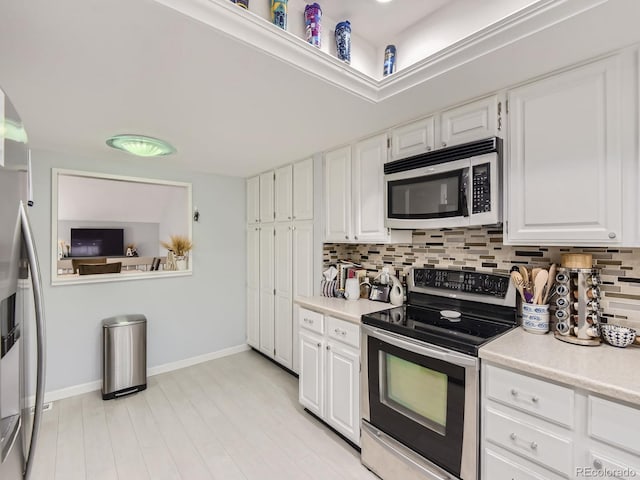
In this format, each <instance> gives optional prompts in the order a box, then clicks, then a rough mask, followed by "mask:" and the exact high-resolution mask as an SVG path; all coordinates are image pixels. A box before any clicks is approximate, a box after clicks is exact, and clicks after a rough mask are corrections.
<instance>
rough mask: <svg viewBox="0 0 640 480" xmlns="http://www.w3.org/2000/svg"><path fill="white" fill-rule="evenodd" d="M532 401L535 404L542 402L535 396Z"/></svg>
mask: <svg viewBox="0 0 640 480" xmlns="http://www.w3.org/2000/svg"><path fill="white" fill-rule="evenodd" d="M531 401H532V402H533V403H538V402H539V401H540V398H538V397H536V396H535V395H534V396H533V397H531Z"/></svg>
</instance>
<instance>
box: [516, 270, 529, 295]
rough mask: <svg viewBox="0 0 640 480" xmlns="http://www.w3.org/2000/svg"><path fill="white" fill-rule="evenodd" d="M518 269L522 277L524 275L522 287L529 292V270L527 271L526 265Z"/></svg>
mask: <svg viewBox="0 0 640 480" xmlns="http://www.w3.org/2000/svg"><path fill="white" fill-rule="evenodd" d="M518 269H519V271H520V275H522V287H523V288H524V289H525V290H529V270H527V267H525V266H524V265H520V267H518Z"/></svg>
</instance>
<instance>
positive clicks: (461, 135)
mask: <svg viewBox="0 0 640 480" xmlns="http://www.w3.org/2000/svg"><path fill="white" fill-rule="evenodd" d="M499 104H500V108H498V105H499ZM499 110H500V111H499ZM501 110H502V104H501V103H499V102H498V97H497V96H496V95H493V96H491V97H487V98H482V99H480V100H477V101H475V102H471V103H467V104H465V105H460V106H459V107H455V108H451V109H449V110H445V111H444V112H442V113H441V114H440V143H439V144H438V147H439V148H444V147H450V146H452V145H458V144H461V143H467V142H472V141H474V140H482V139H483V138H487V137H495V136H496V135H498V134H499V133H500V132H499V130H502V120H501V118H500V115H501V114H502V111H501Z"/></svg>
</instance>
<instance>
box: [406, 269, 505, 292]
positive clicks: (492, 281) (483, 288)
mask: <svg viewBox="0 0 640 480" xmlns="http://www.w3.org/2000/svg"><path fill="white" fill-rule="evenodd" d="M413 283H414V285H415V286H416V287H422V288H425V287H426V288H437V289H439V290H451V291H458V292H466V293H476V294H481V295H488V296H492V297H500V298H504V297H505V296H506V294H507V289H508V288H509V277H508V276H505V275H494V274H491V273H481V272H471V271H460V270H444V269H437V268H415V269H414V270H413Z"/></svg>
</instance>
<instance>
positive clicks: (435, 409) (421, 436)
mask: <svg viewBox="0 0 640 480" xmlns="http://www.w3.org/2000/svg"><path fill="white" fill-rule="evenodd" d="M367 348H368V352H367V355H368V369H369V370H368V377H369V412H370V420H371V423H372V424H373V425H374V426H375V427H377V428H379V429H380V430H382V431H384V432H385V433H387V434H388V435H390V436H392V437H394V438H395V439H396V440H398V441H399V442H401V443H403V444H404V445H406V446H407V447H409V448H411V449H413V450H414V451H416V452H417V453H419V454H420V455H422V456H423V457H425V458H427V459H428V460H430V461H431V462H433V463H435V464H436V465H439V466H440V467H441V468H444V469H445V470H447V471H449V472H451V473H453V474H454V475H456V476H459V475H460V465H461V461H462V440H463V432H464V401H465V391H464V385H465V369H464V367H460V366H457V365H453V364H451V363H448V362H445V361H442V360H439V359H434V358H430V357H426V356H423V355H419V354H417V353H414V352H411V351H407V350H404V349H401V348H398V347H396V346H395V345H390V344H388V343H386V342H384V341H382V340H379V339H377V338H374V337H368V338H367Z"/></svg>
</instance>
